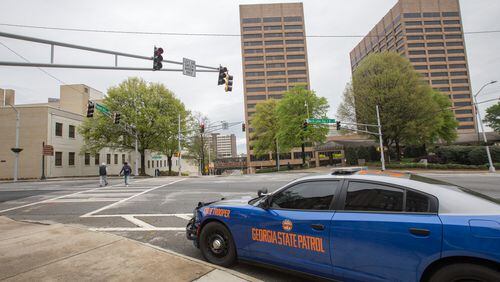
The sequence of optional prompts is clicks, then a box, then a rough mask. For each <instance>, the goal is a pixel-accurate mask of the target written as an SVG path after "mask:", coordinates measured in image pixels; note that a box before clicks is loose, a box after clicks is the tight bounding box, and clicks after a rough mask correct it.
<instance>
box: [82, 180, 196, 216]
mask: <svg viewBox="0 0 500 282" xmlns="http://www.w3.org/2000/svg"><path fill="white" fill-rule="evenodd" d="M186 179H187V178H182V179H179V180H176V181H173V182H170V183H167V184H163V185H160V186H156V187H153V188H151V189H148V190H144V191H142V192H141V193H137V194H135V195H133V196H130V197H128V198H125V199H122V200H120V201H118V202H116V203H112V204H110V205H107V206H104V207H102V208H100V209H97V210H95V211H91V212H88V213H86V214H84V215H81V216H80V217H92V216H93V215H94V214H96V213H99V212H101V211H103V210H107V209H109V208H111V207H114V206H116V205H119V204H121V203H124V202H126V201H128V200H130V199H133V198H135V197H137V196H140V195H142V194H145V193H148V192H151V191H153V190H156V189H159V188H163V187H165V186H169V185H172V184H175V183H177V182H180V181H183V180H186Z"/></svg>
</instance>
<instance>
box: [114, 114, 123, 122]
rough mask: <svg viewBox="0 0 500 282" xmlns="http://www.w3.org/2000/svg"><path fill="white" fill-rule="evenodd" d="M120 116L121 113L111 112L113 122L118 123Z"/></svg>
mask: <svg viewBox="0 0 500 282" xmlns="http://www.w3.org/2000/svg"><path fill="white" fill-rule="evenodd" d="M120 118H121V114H119V113H114V114H113V123H114V124H119V123H120Z"/></svg>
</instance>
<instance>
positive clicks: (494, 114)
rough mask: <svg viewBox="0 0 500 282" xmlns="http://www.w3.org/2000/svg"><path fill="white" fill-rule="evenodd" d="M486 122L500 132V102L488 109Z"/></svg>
mask: <svg viewBox="0 0 500 282" xmlns="http://www.w3.org/2000/svg"><path fill="white" fill-rule="evenodd" d="M484 122H486V124H487V125H488V126H489V127H491V128H493V130H494V131H496V132H500V102H499V103H497V104H496V105H493V106H491V107H489V108H488V109H486V116H485V117H484Z"/></svg>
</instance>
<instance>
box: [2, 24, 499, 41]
mask: <svg viewBox="0 0 500 282" xmlns="http://www.w3.org/2000/svg"><path fill="white" fill-rule="evenodd" d="M0 26H9V27H21V28H32V29H44V30H59V31H76V32H95V33H115V34H135V35H168V36H205V37H241V34H235V33H190V32H152V31H130V30H111V29H86V28H66V27H53V26H38V25H22V24H10V23H0ZM494 33H500V30H478V31H465V32H464V34H494ZM380 36H385V34H384V35H350V34H345V35H335V34H331V35H328V34H325V35H321V34H318V35H305V37H310V38H364V37H380ZM403 37H404V36H403Z"/></svg>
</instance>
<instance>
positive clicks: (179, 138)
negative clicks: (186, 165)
mask: <svg viewBox="0 0 500 282" xmlns="http://www.w3.org/2000/svg"><path fill="white" fill-rule="evenodd" d="M178 121H179V123H178V125H179V127H178V137H177V139H178V140H179V144H178V145H179V148H178V151H179V155H178V156H179V176H181V175H182V171H181V167H182V162H181V161H182V156H181V114H179V119H178Z"/></svg>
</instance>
